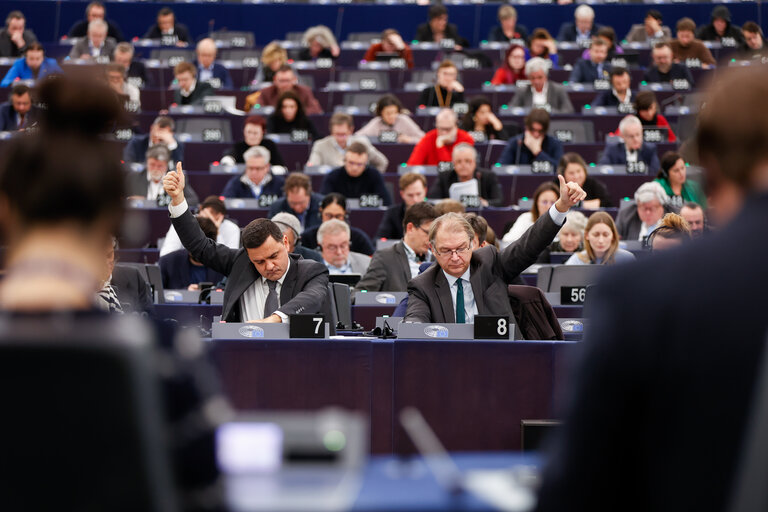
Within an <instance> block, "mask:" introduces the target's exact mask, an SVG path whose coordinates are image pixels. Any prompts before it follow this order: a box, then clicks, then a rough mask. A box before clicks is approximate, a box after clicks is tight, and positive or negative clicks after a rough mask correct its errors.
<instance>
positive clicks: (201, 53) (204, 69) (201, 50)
mask: <svg viewBox="0 0 768 512" xmlns="http://www.w3.org/2000/svg"><path fill="white" fill-rule="evenodd" d="M195 53H196V55H197V61H195V66H196V67H197V76H198V79H199V80H200V81H201V82H207V83H208V84H209V85H210V86H211V87H213V88H214V89H232V88H233V85H232V77H231V76H230V75H229V70H228V69H227V68H225V67H224V66H222V65H221V64H219V63H218V62H216V53H217V49H216V42H215V41H214V40H213V39H211V38H210V37H206V38H205V39H201V40H200V42H199V43H197V48H196V49H195Z"/></svg>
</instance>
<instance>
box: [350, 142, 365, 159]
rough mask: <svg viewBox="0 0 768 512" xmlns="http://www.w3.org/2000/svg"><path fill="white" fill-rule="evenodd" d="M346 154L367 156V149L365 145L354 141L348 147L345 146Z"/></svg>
mask: <svg viewBox="0 0 768 512" xmlns="http://www.w3.org/2000/svg"><path fill="white" fill-rule="evenodd" d="M347 153H354V154H356V155H366V156H368V148H366V147H365V144H363V143H362V142H359V141H355V142H353V143H352V144H350V145H349V146H347Z"/></svg>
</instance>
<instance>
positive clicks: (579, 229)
mask: <svg viewBox="0 0 768 512" xmlns="http://www.w3.org/2000/svg"><path fill="white" fill-rule="evenodd" d="M586 226H587V218H586V217H585V216H584V214H583V213H581V212H578V211H570V212H568V217H566V219H565V224H563V227H562V228H560V232H559V233H558V234H557V239H555V241H554V242H552V243H551V244H550V246H549V247H547V248H546V249H545V250H544V251H542V253H541V255H540V256H539V259H538V260H536V262H537V263H553V262H552V253H553V252H569V253H575V252H579V251H581V250H582V249H584V228H586Z"/></svg>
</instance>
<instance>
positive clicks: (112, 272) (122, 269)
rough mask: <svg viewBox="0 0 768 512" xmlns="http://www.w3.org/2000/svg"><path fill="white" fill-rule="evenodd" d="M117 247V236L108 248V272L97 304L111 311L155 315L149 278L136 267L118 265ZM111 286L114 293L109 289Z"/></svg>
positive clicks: (98, 295)
mask: <svg viewBox="0 0 768 512" xmlns="http://www.w3.org/2000/svg"><path fill="white" fill-rule="evenodd" d="M115 249H117V238H114V237H113V238H112V242H111V243H110V244H109V249H108V250H107V273H106V274H105V279H104V282H103V285H102V286H101V290H99V292H98V293H97V297H98V304H97V305H98V306H100V307H101V308H103V309H104V310H105V311H109V312H115V311H117V310H118V309H119V310H122V312H123V313H143V312H146V313H147V314H148V315H150V316H154V313H155V306H154V301H153V297H152V288H151V287H150V285H149V283H148V282H147V279H146V278H145V277H144V275H143V274H142V272H140V271H139V269H137V268H135V267H130V266H127V265H120V264H117V265H116V264H115V263H117V259H116V258H115ZM110 288H112V293H110V291H109V289H110ZM105 306H106V307H105ZM110 306H111V307H110Z"/></svg>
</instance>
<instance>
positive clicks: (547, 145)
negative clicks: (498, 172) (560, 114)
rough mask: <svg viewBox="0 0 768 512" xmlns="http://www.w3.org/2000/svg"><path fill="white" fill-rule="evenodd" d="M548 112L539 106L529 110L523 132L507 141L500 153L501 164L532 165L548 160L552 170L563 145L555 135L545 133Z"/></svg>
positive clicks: (547, 126) (561, 153)
mask: <svg viewBox="0 0 768 512" xmlns="http://www.w3.org/2000/svg"><path fill="white" fill-rule="evenodd" d="M548 130H549V113H548V112H547V111H546V110H544V109H540V108H535V109H533V110H531V113H530V114H528V115H527V116H526V117H525V132H524V133H523V134H522V135H518V136H517V137H514V138H512V139H509V142H507V147H506V148H504V152H503V153H502V154H501V158H500V159H499V163H500V164H501V165H532V164H533V163H534V162H549V163H550V164H551V165H552V169H553V170H554V169H555V168H556V167H557V164H558V162H559V161H560V157H562V156H563V145H562V144H561V143H560V141H559V140H557V139H556V138H555V137H552V136H551V135H547V131H548Z"/></svg>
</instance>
